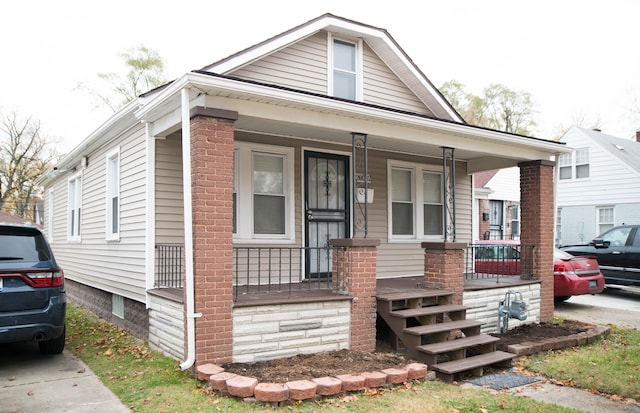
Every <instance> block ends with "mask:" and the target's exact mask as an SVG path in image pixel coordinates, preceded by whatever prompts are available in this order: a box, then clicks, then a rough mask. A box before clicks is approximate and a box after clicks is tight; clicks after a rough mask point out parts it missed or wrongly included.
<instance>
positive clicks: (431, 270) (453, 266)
mask: <svg viewBox="0 0 640 413" xmlns="http://www.w3.org/2000/svg"><path fill="white" fill-rule="evenodd" d="M466 247H467V244H465V243H462V242H423V243H422V248H424V286H425V287H426V288H436V289H443V290H451V291H453V302H452V304H462V294H463V293H464V250H465V248H466Z"/></svg>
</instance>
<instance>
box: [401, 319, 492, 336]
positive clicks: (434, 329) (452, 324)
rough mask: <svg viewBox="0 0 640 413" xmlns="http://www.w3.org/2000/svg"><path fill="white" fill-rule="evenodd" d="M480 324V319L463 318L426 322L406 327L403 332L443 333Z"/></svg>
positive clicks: (413, 333)
mask: <svg viewBox="0 0 640 413" xmlns="http://www.w3.org/2000/svg"><path fill="white" fill-rule="evenodd" d="M482 324H484V323H483V322H482V321H477V320H467V319H464V320H458V321H448V322H445V323H437V324H427V325H421V326H417V327H408V328H405V329H404V330H403V332H404V333H406V334H411V335H415V336H424V335H427V334H434V333H444V332H447V331H453V330H465V329H469V328H478V327H480V326H481V325H482Z"/></svg>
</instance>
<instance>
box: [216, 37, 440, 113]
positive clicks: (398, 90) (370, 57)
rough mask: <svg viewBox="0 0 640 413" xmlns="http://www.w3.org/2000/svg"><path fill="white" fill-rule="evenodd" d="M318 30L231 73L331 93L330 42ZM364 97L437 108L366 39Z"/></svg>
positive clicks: (414, 108) (410, 107)
mask: <svg viewBox="0 0 640 413" xmlns="http://www.w3.org/2000/svg"><path fill="white" fill-rule="evenodd" d="M328 38H331V37H330V36H328V35H327V32H318V33H316V34H314V35H312V36H310V37H308V38H306V39H303V40H301V41H299V42H296V43H294V44H292V45H289V46H287V47H285V48H283V49H281V50H278V51H276V52H274V53H273V54H271V55H269V56H265V57H263V58H261V59H259V60H256V61H254V62H251V63H250V64H248V65H246V66H244V67H241V68H239V69H237V70H235V71H233V72H230V73H227V74H229V75H232V76H237V77H240V78H242V79H247V80H254V81H258V82H263V83H267V84H273V85H278V86H284V87H288V88H292V89H298V90H303V91H307V92H311V93H318V94H321V95H327V94H328V90H329V72H330V70H329V42H328V40H327V39H328ZM361 45H362V46H361V50H362V52H361V53H360V55H361V58H362V69H361V82H362V84H361V98H360V99H361V100H362V101H363V102H365V103H370V104H374V105H380V106H384V107H391V108H395V109H400V110H406V111H408V112H414V113H420V114H424V115H429V116H433V112H432V111H431V110H430V109H429V108H428V107H427V106H425V104H424V103H423V102H422V101H420V99H418V98H417V97H416V95H415V94H414V93H413V92H412V91H411V90H410V89H409V88H408V87H407V86H406V85H405V84H404V83H403V82H402V81H401V80H400V78H399V77H398V76H397V75H396V74H395V73H393V71H391V69H389V67H388V66H387V65H386V63H385V62H384V61H383V60H382V59H380V57H379V56H378V55H376V53H375V52H374V51H373V50H372V49H371V48H370V47H369V46H368V45H367V44H366V43H364V42H362V43H361Z"/></svg>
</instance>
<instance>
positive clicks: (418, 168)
mask: <svg viewBox="0 0 640 413" xmlns="http://www.w3.org/2000/svg"><path fill="white" fill-rule="evenodd" d="M394 169H401V170H411V171H412V184H411V186H412V188H411V191H412V200H413V235H394V234H393V216H392V207H393V205H392V196H391V194H392V193H393V188H392V182H391V176H392V172H393V170H394ZM425 172H427V173H431V174H439V175H440V178H441V188H443V185H444V181H443V173H442V168H441V167H438V166H435V165H424V164H417V163H413V162H404V161H396V160H389V161H387V193H388V194H389V196H388V197H387V211H388V213H387V238H388V241H389V242H415V241H418V240H419V241H443V240H444V237H445V234H444V233H445V230H444V209H445V205H444V202H445V200H444V195H443V198H442V208H443V217H442V220H443V221H442V222H443V228H442V234H439V235H425V234H424V193H423V190H424V185H423V174H424V173H425Z"/></svg>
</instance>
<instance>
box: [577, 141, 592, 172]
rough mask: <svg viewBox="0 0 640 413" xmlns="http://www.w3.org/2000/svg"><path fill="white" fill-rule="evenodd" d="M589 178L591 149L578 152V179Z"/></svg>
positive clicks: (582, 149)
mask: <svg viewBox="0 0 640 413" xmlns="http://www.w3.org/2000/svg"><path fill="white" fill-rule="evenodd" d="M588 177H589V148H581V149H578V150H576V178H588Z"/></svg>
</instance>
